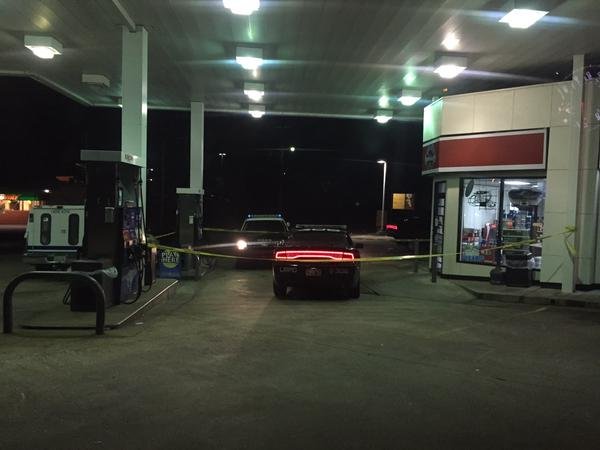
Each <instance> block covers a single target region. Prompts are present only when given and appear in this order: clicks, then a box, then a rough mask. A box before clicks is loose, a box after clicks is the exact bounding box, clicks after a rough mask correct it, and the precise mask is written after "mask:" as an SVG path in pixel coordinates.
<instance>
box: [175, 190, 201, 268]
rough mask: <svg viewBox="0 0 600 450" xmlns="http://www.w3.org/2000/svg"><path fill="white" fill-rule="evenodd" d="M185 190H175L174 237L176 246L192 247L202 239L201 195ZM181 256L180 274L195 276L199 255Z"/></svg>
mask: <svg viewBox="0 0 600 450" xmlns="http://www.w3.org/2000/svg"><path fill="white" fill-rule="evenodd" d="M182 191H183V192H182ZM185 191H187V190H186V189H178V190H177V214H176V216H177V223H176V228H175V239H176V243H177V244H176V245H177V246H178V247H182V248H194V247H195V246H198V245H200V240H201V239H202V195H201V194H198V193H188V192H185ZM181 257H182V261H181V273H182V275H184V276H194V277H197V276H198V273H199V270H200V259H199V257H197V256H193V255H190V254H183V255H181Z"/></svg>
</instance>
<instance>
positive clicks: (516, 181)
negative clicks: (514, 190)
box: [504, 180, 531, 186]
mask: <svg viewBox="0 0 600 450" xmlns="http://www.w3.org/2000/svg"><path fill="white" fill-rule="evenodd" d="M504 184H506V185H508V186H529V185H530V184H531V183H528V182H527V181H518V180H514V181H505V182H504Z"/></svg>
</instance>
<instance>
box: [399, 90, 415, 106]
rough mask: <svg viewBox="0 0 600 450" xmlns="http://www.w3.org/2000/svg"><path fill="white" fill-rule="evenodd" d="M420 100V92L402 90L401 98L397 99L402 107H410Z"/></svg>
mask: <svg viewBox="0 0 600 450" xmlns="http://www.w3.org/2000/svg"><path fill="white" fill-rule="evenodd" d="M419 100H421V91H416V90H414V89H402V96H401V97H400V98H399V99H398V101H399V102H400V103H402V104H403V105H404V106H412V105H414V104H415V103H417V102H418V101H419Z"/></svg>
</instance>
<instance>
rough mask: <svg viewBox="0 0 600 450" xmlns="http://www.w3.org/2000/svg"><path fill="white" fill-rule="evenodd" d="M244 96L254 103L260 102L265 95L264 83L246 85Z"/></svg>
mask: <svg viewBox="0 0 600 450" xmlns="http://www.w3.org/2000/svg"><path fill="white" fill-rule="evenodd" d="M244 94H245V95H247V96H248V98H249V99H250V100H252V101H253V102H260V101H261V100H262V98H263V96H264V95H265V85H264V84H262V83H244Z"/></svg>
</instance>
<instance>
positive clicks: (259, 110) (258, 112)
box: [248, 105, 265, 119]
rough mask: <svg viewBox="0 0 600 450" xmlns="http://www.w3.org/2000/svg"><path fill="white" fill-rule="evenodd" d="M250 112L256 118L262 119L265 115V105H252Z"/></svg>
mask: <svg viewBox="0 0 600 450" xmlns="http://www.w3.org/2000/svg"><path fill="white" fill-rule="evenodd" d="M248 112H249V113H250V115H251V116H252V117H254V118H255V119H260V118H261V117H262V116H264V115H265V107H264V105H250V108H249V109H248Z"/></svg>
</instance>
